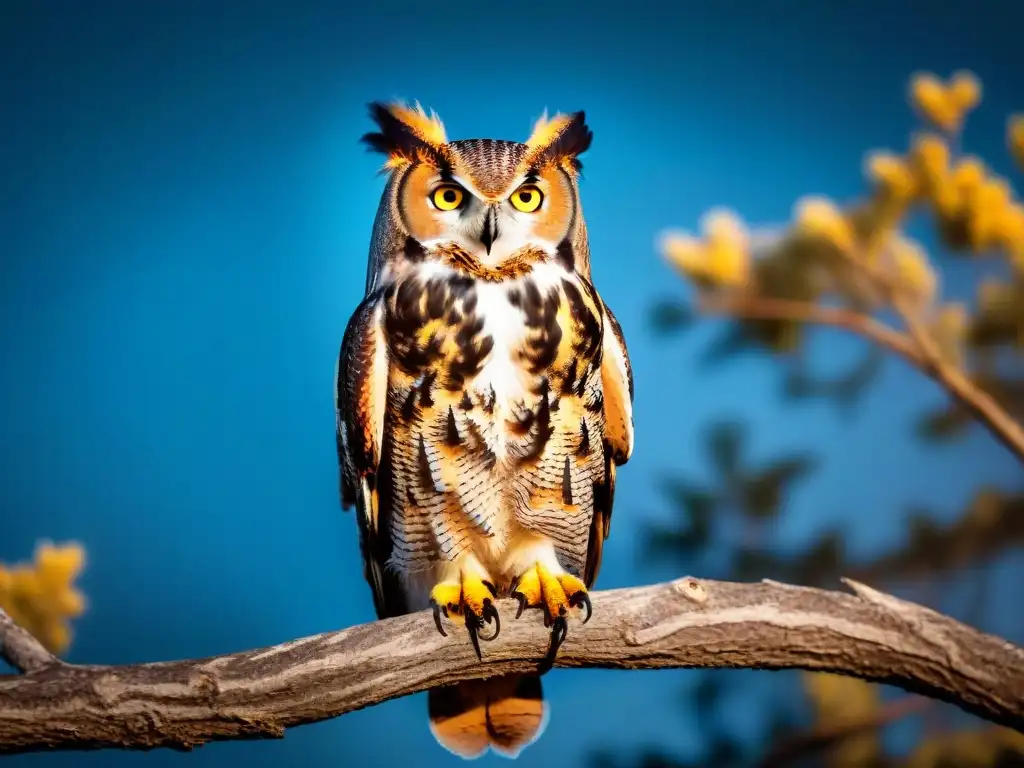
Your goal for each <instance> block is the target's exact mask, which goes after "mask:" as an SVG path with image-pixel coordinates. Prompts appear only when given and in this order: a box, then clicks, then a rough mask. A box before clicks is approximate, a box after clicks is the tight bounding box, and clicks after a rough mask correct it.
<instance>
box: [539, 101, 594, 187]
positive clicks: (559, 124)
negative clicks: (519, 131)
mask: <svg viewBox="0 0 1024 768" xmlns="http://www.w3.org/2000/svg"><path fill="white" fill-rule="evenodd" d="M593 139H594V132H593V131H592V130H590V128H588V127H587V116H586V113H584V112H583V111H580V112H573V113H572V114H569V115H563V114H557V115H555V116H554V117H552V118H550V119H549V118H548V116H547V113H546V112H545V113H544V115H542V116H541V118H540V120H538V121H537V122H536V124H535V125H534V126H533V133H532V134H530V138H529V139H527V140H526V146H527V147H529V148H530V154H531V156H532V157H533V158H535V161H540V162H550V163H557V164H561V165H563V166H565V167H566V168H567V169H572V170H575V171H577V172H578V171H580V170H581V169H582V168H583V163H582V162H580V159H579V156H580V155H582V154H583V153H584V152H586V151H587V150H588V149H589V148H590V143H591V142H592V141H593Z"/></svg>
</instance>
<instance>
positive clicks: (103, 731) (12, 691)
mask: <svg viewBox="0 0 1024 768" xmlns="http://www.w3.org/2000/svg"><path fill="white" fill-rule="evenodd" d="M847 584H848V585H849V586H851V587H852V588H853V590H854V592H855V593H856V594H847V593H843V592H831V591H826V590H821V589H812V588H809V587H794V586H789V585H786V584H779V583H776V582H768V581H765V582H760V583H754V584H743V583H731V582H720V581H698V580H697V579H693V578H689V577H688V578H684V579H679V580H677V581H674V582H669V583H665V584H658V585H654V586H648V587H636V588H631V589H617V590H608V591H601V592H595V593H593V594H592V595H591V597H592V601H593V608H594V613H593V617H592V618H591V620H590V621H589V622H588V623H586V624H580V623H579V622H578V621H577V620H576V619H575V618H573V620H572V621H571V623H570V626H569V632H568V637H567V639H566V640H565V642H564V644H563V645H562V646H561V648H560V649H559V651H558V655H557V657H556V659H555V661H554V665H555V666H558V667H603V668H618V669H641V668H644V669H654V668H683V667H708V668H710V667H718V668H733V669H736V668H747V669H808V670H815V671H821V672H835V673H840V674H847V675H852V676H855V677H859V678H861V679H864V680H868V681H871V682H878V683H887V684H891V685H896V686H899V687H902V688H904V689H906V690H908V691H911V692H914V693H919V694H921V695H925V696H929V697H931V698H935V699H941V700H943V701H949V702H952V703H955V704H957V705H959V706H960V707H962V708H963V709H965V710H966V711H968V712H972V713H975V714H977V715H979V716H981V717H984V718H986V719H988V720H991V721H992V722H995V723H999V724H1001V725H1006V726H1009V727H1012V728H1016V729H1018V730H1020V731H1022V732H1024V649H1022V648H1018V647H1016V646H1013V645H1011V644H1009V643H1007V642H1005V641H1003V640H1000V639H999V638H996V637H992V636H991V635H986V634H983V633H981V632H978V631H977V630H974V629H971V628H970V627H968V626H966V625H964V624H961V623H960V622H957V621H954V620H953V619H951V618H948V617H945V616H942V615H941V614H938V613H936V612H934V611H931V610H929V609H927V608H924V607H922V606H918V605H915V604H913V603H909V602H906V601H903V600H899V599H897V598H895V597H891V596H889V595H885V594H882V593H880V592H877V591H875V590H873V589H870V588H869V587H866V586H864V585H862V584H858V583H856V582H850V581H847ZM496 606H497V608H498V610H499V612H500V614H501V615H502V617H503V618H505V619H506V620H505V621H503V622H502V628H501V633H500V634H499V636H498V637H497V638H496V639H494V640H493V641H490V642H487V643H484V644H482V649H483V658H482V660H478V659H477V656H476V654H475V653H474V651H473V648H472V645H471V643H470V642H469V640H468V638H467V637H466V635H465V633H464V632H459V631H454V630H455V629H456V627H455V626H454V625H453V626H452V627H450V628H449V632H448V634H447V636H442V635H441V634H440V633H439V632H438V631H437V628H436V627H435V626H434V620H433V617H432V615H431V613H430V611H421V612H419V613H415V614H412V615H408V616H400V617H396V618H391V619H386V620H383V621H377V622H374V623H371V624H364V625H362V626H358V627H353V628H351V629H347V630H343V631H340V632H331V633H327V634H322V635H316V636H313V637H307V638H302V639H299V640H293V641H291V642H288V643H284V644H282V645H278V646H275V647H272V648H263V649H257V650H252V651H245V652H241V653H233V654H229V655H225V656H219V657H216V658H210V659H200V660H192V661H177V662H166V663H156V664H137V665H130V666H120V667H106V666H76V665H62V666H61V667H59V668H48V669H42V670H39V671H37V672H35V673H32V674H28V675H22V676H11V677H7V678H4V677H0V702H3V705H2V706H0V753H5V752H6V753H14V752H29V751H37V750H43V749H96V748H103V747H120V748H125V749H149V748H152V747H172V748H190V747H192V746H195V745H198V744H201V743H203V742H206V741H212V740H224V739H252V738H274V737H277V738H279V737H281V736H283V735H284V733H285V729H286V728H289V727H292V726H296V725H301V724H303V723H311V722H315V721H319V720H325V719H328V718H332V717H336V716H338V715H341V714H344V713H345V712H351V711H353V710H356V709H360V708H363V707H368V706H373V705H375V704H379V703H381V702H383V701H387V700H388V699H394V698H397V697H400V696H407V695H409V694H413V693H417V692H419V691H424V690H427V689H430V688H435V687H438V686H444V685H450V684H452V683H457V682H461V681H464V680H471V679H484V678H489V677H492V676H495V675H501V674H508V673H524V672H536V671H538V670H539V669H540V668H541V665H542V664H543V662H544V659H545V656H546V654H547V650H548V644H549V638H550V630H549V629H545V627H544V626H543V621H542V620H541V617H540V616H538V615H536V614H535V612H534V611H528V612H526V613H524V614H523V616H522V617H521V618H519V619H518V620H513V619H512V618H511V617H512V616H514V615H515V609H516V606H517V604H516V602H515V601H513V600H511V599H508V598H504V599H501V600H498V601H497V602H496Z"/></svg>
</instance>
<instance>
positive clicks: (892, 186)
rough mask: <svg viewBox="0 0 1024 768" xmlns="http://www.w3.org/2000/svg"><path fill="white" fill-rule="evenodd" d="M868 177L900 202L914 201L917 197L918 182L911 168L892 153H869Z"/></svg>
mask: <svg viewBox="0 0 1024 768" xmlns="http://www.w3.org/2000/svg"><path fill="white" fill-rule="evenodd" d="M867 175H868V176H869V177H870V178H871V180H872V181H874V182H875V183H876V184H878V185H879V186H881V187H882V188H883V189H884V190H885V191H886V192H887V193H889V194H890V195H892V196H893V197H895V198H897V199H898V200H912V199H913V198H914V197H915V196H916V195H917V192H918V189H917V180H916V179H915V177H914V173H913V171H912V170H911V168H910V166H909V165H907V162H906V161H905V160H904V159H903V158H902V157H899V156H898V155H894V154H892V153H891V152H871V153H869V154H868V158H867Z"/></svg>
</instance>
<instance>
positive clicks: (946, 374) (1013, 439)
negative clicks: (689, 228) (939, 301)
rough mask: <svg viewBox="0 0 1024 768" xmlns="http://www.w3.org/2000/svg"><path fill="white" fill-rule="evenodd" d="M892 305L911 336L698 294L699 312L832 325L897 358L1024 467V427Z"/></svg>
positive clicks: (770, 303) (844, 316) (745, 297)
mask: <svg viewBox="0 0 1024 768" xmlns="http://www.w3.org/2000/svg"><path fill="white" fill-rule="evenodd" d="M895 306H896V310H897V312H898V313H899V314H900V316H901V318H902V319H903V321H904V322H905V323H906V325H907V328H908V330H909V331H910V333H903V332H901V331H898V330H896V329H895V328H892V327H890V326H888V325H886V324H885V323H882V322H879V321H878V320H875V319H874V318H872V317H870V316H868V315H866V314H862V313H860V312H856V311H854V310H851V309H845V308H842V307H833V306H827V305H821V304H815V303H812V302H806V301H796V300H790V299H776V298H772V297H769V296H759V295H757V294H750V293H731V292H730V293H722V294H707V295H703V296H701V298H700V300H699V302H698V311H700V312H702V313H704V314H706V315H714V316H726V317H733V318H738V319H746V320H792V321H795V322H801V323H810V324H813V325H823V326H831V327H833V328H840V329H842V330H845V331H847V332H849V333H853V334H856V335H858V336H861V337H863V338H865V339H867V340H869V341H872V342H874V343H875V344H878V345H879V346H881V347H883V348H885V349H887V350H889V351H890V352H893V353H895V354H896V355H898V356H900V357H902V358H903V359H904V360H906V361H907V362H908V363H910V364H911V365H913V366H914V367H915V368H917V369H918V370H919V371H920V372H921V373H923V374H924V375H925V376H927V377H928V378H930V379H932V380H933V381H935V382H936V383H937V384H939V385H940V386H941V387H943V389H945V390H946V392H947V393H948V394H949V395H950V396H951V397H953V398H954V399H955V400H956V401H957V402H959V403H960V405H961V406H963V407H964V408H965V409H966V410H967V411H968V412H969V413H970V414H971V415H972V416H974V417H975V418H976V419H977V420H978V421H979V422H981V423H982V424H983V425H984V426H985V427H986V429H988V430H989V432H991V433H992V435H994V436H995V438H996V439H997V440H999V442H1001V443H1002V444H1003V445H1004V446H1005V447H1006V448H1007V449H1008V450H1009V451H1010V452H1011V453H1012V454H1013V455H1014V456H1016V457H1017V459H1018V461H1020V462H1021V463H1022V464H1024V428H1022V427H1021V425H1020V424H1018V423H1017V422H1016V421H1015V420H1014V419H1013V417H1012V416H1010V415H1009V414H1008V413H1007V412H1006V411H1005V410H1004V409H1003V408H1002V406H1000V405H999V403H997V402H996V401H995V399H993V398H992V397H991V396H990V395H989V394H988V393H987V392H985V391H984V390H983V389H981V388H980V387H979V386H977V385H976V384H974V383H973V382H972V381H971V380H970V379H969V378H968V377H967V376H966V375H965V374H964V373H963V371H961V370H960V369H959V368H957V367H956V366H955V365H953V364H951V363H949V362H947V361H946V360H944V359H943V358H942V357H941V355H939V354H938V351H937V349H936V347H935V343H934V341H933V340H932V339H931V337H930V336H929V335H928V333H927V331H926V330H925V329H924V328H923V327H922V325H921V323H920V321H919V320H918V319H917V318H916V317H915V315H914V313H913V312H912V311H911V310H909V309H908V308H907V307H905V306H903V305H902V304H901V303H897V304H896V305H895Z"/></svg>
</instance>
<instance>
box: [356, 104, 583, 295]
mask: <svg viewBox="0 0 1024 768" xmlns="http://www.w3.org/2000/svg"><path fill="white" fill-rule="evenodd" d="M370 115H371V117H372V118H373V119H374V121H375V122H376V123H377V126H378V128H379V130H378V131H377V132H375V133H368V134H366V135H365V136H363V141H364V142H365V143H366V144H367V145H368V146H369V148H370V149H371V150H373V151H376V152H380V153H382V154H384V155H386V156H387V161H386V163H385V166H384V170H385V172H387V173H389V174H390V179H389V183H388V185H387V187H386V188H385V190H384V196H383V198H382V200H381V205H380V209H379V211H378V215H377V224H376V226H375V231H374V246H373V248H372V249H371V264H370V270H371V273H372V272H379V271H380V270H381V269H384V268H386V267H387V266H388V265H389V264H394V263H395V261H396V260H400V259H401V258H403V256H407V255H408V254H409V253H410V252H411V251H415V252H416V253H417V254H418V256H419V257H420V258H422V257H426V258H430V257H431V255H433V254H441V253H444V252H446V251H448V250H450V249H451V248H452V247H457V248H460V249H462V250H463V251H465V252H466V253H468V254H470V255H471V256H472V257H473V258H474V259H475V260H476V261H478V262H479V263H480V264H483V265H486V266H487V267H500V265H502V264H503V263H507V262H509V261H510V260H514V259H516V258H517V257H522V255H523V254H539V253H543V254H545V255H546V258H550V259H557V260H559V261H560V262H561V263H562V264H563V266H565V267H566V268H568V269H576V270H581V271H584V272H589V253H588V252H587V243H586V227H585V224H584V223H583V215H582V210H581V207H580V201H579V187H578V179H579V173H580V170H581V168H582V164H581V162H580V159H579V155H580V154H582V153H583V152H584V151H586V149H587V148H588V147H589V146H590V142H591V139H592V138H593V133H592V132H591V130H590V129H589V128H588V127H587V125H586V122H585V120H584V113H583V112H575V113H573V114H569V115H564V114H558V115H555V116H554V117H551V118H548V117H547V115H545V116H544V117H542V118H541V119H540V120H538V121H537V123H536V124H535V126H534V129H533V133H532V134H531V135H530V137H529V138H528V139H527V140H526V142H524V143H520V142H515V141H503V140H498V139H463V140H459V141H448V139H447V137H446V135H445V129H444V125H443V124H442V122H441V120H440V119H439V118H438V117H437V116H436V115H435V114H433V113H431V114H429V115H428V114H427V113H426V112H425V111H424V110H423V109H422V108H421V107H420V106H419V105H418V104H417V105H416V106H415V107H407V106H405V105H402V104H382V103H373V104H371V105H370ZM369 277H370V281H369V282H372V274H371V275H370V276H369Z"/></svg>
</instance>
